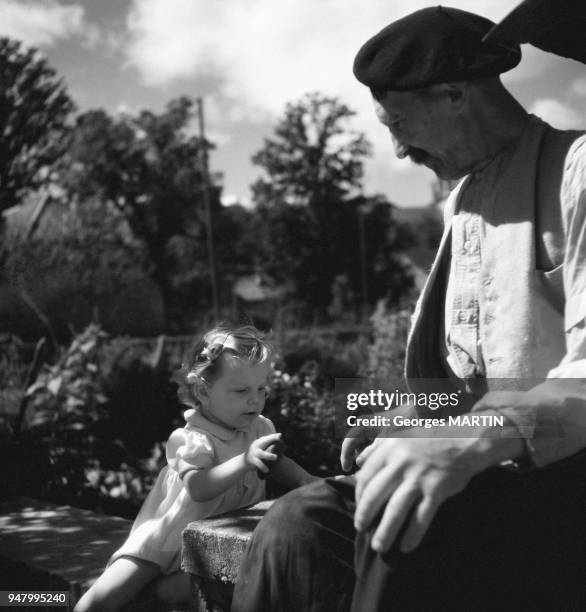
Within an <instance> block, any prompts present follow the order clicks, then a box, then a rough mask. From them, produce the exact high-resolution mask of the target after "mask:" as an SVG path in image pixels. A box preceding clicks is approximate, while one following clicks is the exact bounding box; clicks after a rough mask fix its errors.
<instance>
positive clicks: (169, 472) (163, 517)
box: [108, 410, 275, 574]
mask: <svg viewBox="0 0 586 612" xmlns="http://www.w3.org/2000/svg"><path fill="white" fill-rule="evenodd" d="M184 416H185V420H186V425H185V427H183V428H182V429H176V430H175V431H174V432H173V433H172V434H171V436H170V437H169V440H168V442H167V448H166V454H167V464H168V465H166V466H165V467H164V468H163V469H162V470H161V473H160V474H159V476H158V478H157V480H156V482H155V484H154V485H153V488H152V489H151V491H150V493H149V494H148V496H147V498H146V499H145V501H144V503H143V505H142V508H141V509H140V512H139V513H138V516H137V517H136V519H135V521H134V524H133V526H132V529H131V531H130V535H129V536H128V539H127V540H126V542H125V543H124V544H123V545H122V547H121V548H119V549H118V550H117V551H116V552H115V553H114V554H113V555H112V557H111V558H110V561H109V563H108V564H109V565H110V564H111V563H112V562H113V561H114V560H115V559H118V558H119V557H121V556H122V555H129V556H132V557H138V558H140V559H145V560H146V561H152V562H153V563H156V564H157V565H159V566H160V568H161V571H162V572H163V573H164V574H170V573H172V572H174V571H177V570H178V569H179V567H180V562H181V532H182V531H183V529H184V528H185V527H186V526H187V524H188V523H189V522H191V521H195V520H198V519H203V518H207V517H209V516H214V515H217V514H222V513H224V512H228V511H230V510H235V509H236V508H241V507H243V506H250V505H252V504H255V503H257V502H258V501H260V500H262V499H264V498H265V496H266V492H265V482H264V480H261V479H260V478H259V477H258V476H257V473H256V470H250V471H249V472H246V474H245V475H244V476H243V477H242V478H241V479H240V480H238V482H236V483H235V484H234V485H232V486H231V487H230V488H229V489H228V490H226V491H225V492H224V493H223V494H222V495H219V496H218V497H215V498H214V499H210V500H208V501H205V502H196V501H193V500H192V499H191V498H190V497H189V494H188V493H187V491H186V489H185V488H184V486H183V481H182V478H183V476H184V475H185V474H186V473H187V472H189V471H191V470H194V469H195V470H197V469H205V468H209V467H211V466H213V465H218V464H220V463H224V462H225V461H227V460H228V459H231V458H232V457H235V456H236V455H239V454H240V453H243V452H245V451H246V450H248V447H249V446H250V444H251V443H252V442H253V441H254V440H256V439H257V438H260V437H261V436H266V435H268V434H271V433H274V432H275V428H274V426H273V424H272V423H271V421H269V419H266V418H265V417H263V416H258V417H257V418H256V419H255V420H254V421H253V422H252V424H251V425H250V427H249V428H248V429H246V430H232V429H227V428H225V427H222V426H221V425H217V424H216V423H212V422H211V421H209V420H208V419H206V418H205V417H203V416H202V415H201V414H199V413H198V412H197V411H195V410H187V411H186V412H185V415H184Z"/></svg>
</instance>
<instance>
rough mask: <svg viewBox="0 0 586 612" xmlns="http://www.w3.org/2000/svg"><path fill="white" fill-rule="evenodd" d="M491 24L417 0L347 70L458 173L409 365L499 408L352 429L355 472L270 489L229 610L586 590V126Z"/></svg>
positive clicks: (416, 155)
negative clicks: (556, 117)
mask: <svg viewBox="0 0 586 612" xmlns="http://www.w3.org/2000/svg"><path fill="white" fill-rule="evenodd" d="M493 25H494V24H492V23H491V22H490V21H488V20H487V19H484V18H482V17H479V16H477V15H473V14H471V13H467V12H464V11H460V10H456V9H450V8H444V7H434V8H427V9H423V10H420V11H417V12H415V13H413V14H411V15H409V16H407V17H405V18H403V19H401V20H399V21H396V22H394V23H392V24H391V25H389V26H388V27H386V28H385V29H383V30H382V31H381V32H379V33H378V34H377V35H376V36H374V37H373V38H372V39H371V40H369V41H368V42H367V43H366V44H365V45H364V46H363V47H362V49H361V50H360V51H359V53H358V55H357V57H356V60H355V64H354V73H355V75H356V77H357V78H358V80H359V81H361V82H362V83H364V84H365V85H367V86H368V87H369V88H370V91H371V94H372V96H373V99H374V106H375V110H376V113H377V115H378V118H379V119H380V121H381V123H382V124H383V125H384V126H385V127H386V129H388V131H389V134H390V137H391V138H392V140H393V143H394V145H395V148H396V153H397V155H398V156H399V157H405V156H409V157H410V158H411V159H412V160H413V161H415V162H416V163H420V164H424V165H426V166H427V167H429V168H431V169H432V170H433V171H434V172H435V173H436V174H437V175H438V176H439V177H441V178H445V179H463V180H461V181H460V183H459V184H458V186H457V187H456V189H455V190H454V191H453V193H452V194H451V195H450V198H449V200H448V202H447V204H446V212H445V216H446V230H445V233H444V236H443V239H442V242H441V245H440V248H439V251H438V254H437V257H436V261H435V263H434V266H433V269H432V271H431V274H430V276H429V279H428V282H427V285H426V287H425V288H424V290H423V292H422V295H421V297H420V299H419V302H418V304H417V307H416V310H415V315H414V321H413V326H412V330H411V333H410V338H409V343H408V351H407V360H406V375H407V379H408V381H409V383H410V385H411V388H412V389H417V388H418V385H419V384H420V381H421V379H423V378H441V379H443V380H444V381H445V384H446V385H451V386H453V388H454V389H461V390H464V391H465V392H469V393H470V394H471V395H470V397H476V398H479V399H475V400H474V401H473V402H471V410H472V412H473V413H474V414H475V415H478V416H500V417H503V419H502V420H503V422H504V426H501V427H499V428H496V427H495V425H494V423H495V422H496V420H495V419H479V420H478V424H474V425H472V426H471V427H470V428H469V429H468V431H467V435H466V436H465V437H464V436H461V435H460V436H458V435H454V436H453V437H440V436H442V435H445V433H444V434H437V435H434V433H433V432H432V433H430V432H429V430H427V429H426V430H423V429H420V428H419V427H412V428H405V429H401V430H400V431H394V432H393V431H391V432H389V431H386V432H380V434H379V436H378V437H377V438H376V440H375V441H374V442H373V443H372V444H368V442H370V441H367V440H365V439H363V438H361V437H360V435H358V436H355V437H352V438H347V439H346V440H345V441H344V444H343V447H342V467H343V468H344V469H345V470H348V469H350V468H351V466H352V463H353V461H354V459H355V458H356V463H357V464H358V466H359V468H360V469H359V471H358V472H357V474H356V476H355V478H353V477H342V478H336V479H326V480H325V481H320V482H319V483H315V484H313V485H310V486H309V487H304V488H303V489H300V490H298V491H296V492H293V493H290V494H289V495H287V496H285V497H283V498H282V499H281V500H280V501H279V502H278V503H276V504H275V506H274V507H273V509H272V510H271V511H270V512H269V513H268V514H267V516H266V517H265V519H264V520H263V522H261V524H260V525H259V528H258V529H257V532H256V533H255V535H254V537H253V540H252V542H251V545H250V546H249V549H248V552H247V555H246V557H245V559H244V562H243V564H242V568H241V575H240V582H239V584H238V585H237V587H236V591H235V596H234V602H233V611H237V612H253V611H258V612H260V611H261V610H262V611H269V610H296V611H297V610H299V611H303V612H309V611H316V612H317V611H323V612H325V611H329V610H344V609H347V608H348V607H350V606H351V609H352V610H353V611H354V612H359V611H360V612H362V611H365V612H371V611H376V610H387V609H397V610H419V609H426V610H428V609H432V610H439V609H478V608H481V609H483V608H485V607H487V608H488V607H491V606H498V608H499V609H503V608H504V609H509V608H510V607H512V606H513V605H518V606H521V609H559V608H560V607H561V608H568V607H572V606H576V605H579V603H584V601H586V580H585V579H584V577H585V576H586V526H585V522H584V516H586V515H585V511H586V461H585V454H584V452H582V451H583V449H584V448H585V447H586V384H585V382H584V380H582V379H583V377H584V376H585V375H586V325H585V322H586V137H584V136H582V135H581V134H579V133H577V132H560V131H557V130H554V129H552V128H551V127H550V126H548V125H547V124H545V123H543V122H542V121H540V120H539V119H537V118H536V117H533V116H531V115H528V114H527V113H526V112H525V111H524V110H523V108H522V107H521V106H520V105H519V103H518V102H517V101H516V100H515V99H514V98H513V97H512V96H511V95H510V93H509V92H508V91H507V90H506V89H505V88H504V87H503V85H502V84H501V82H500V79H499V75H500V74H501V73H502V72H504V71H506V70H509V69H511V68H513V67H514V66H515V65H516V64H517V63H518V62H519V61H520V57H521V55H520V50H519V48H518V47H517V46H514V45H504V46H503V45H496V44H492V43H488V42H485V41H484V40H483V39H484V38H485V36H486V34H487V33H488V32H489V30H490V29H491V28H492V26H493ZM503 379H510V380H512V381H513V382H514V384H504V380H503ZM538 381H542V382H538ZM407 411H408V412H409V411H411V412H412V413H413V414H415V411H414V409H413V408H408V409H407ZM419 416H422V413H421V412H420V413H419ZM424 416H425V415H424ZM435 416H437V415H435ZM497 429H498V430H497ZM360 451H362V452H360ZM582 598H583V599H582Z"/></svg>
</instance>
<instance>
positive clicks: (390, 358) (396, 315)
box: [364, 300, 411, 380]
mask: <svg viewBox="0 0 586 612" xmlns="http://www.w3.org/2000/svg"><path fill="white" fill-rule="evenodd" d="M410 319H411V313H410V311H409V310H408V309H401V310H389V309H388V308H387V307H386V306H385V304H384V303H383V302H382V300H381V301H379V303H378V304H377V307H376V310H375V311H374V313H373V315H372V316H371V317H370V320H371V322H372V326H373V337H374V340H373V342H372V344H371V345H370V346H369V347H368V366H367V367H366V368H365V372H364V374H365V375H366V376H368V377H372V378H376V379H379V380H388V379H400V378H402V377H403V367H404V362H405V346H406V344H407V334H408V331H409V325H410Z"/></svg>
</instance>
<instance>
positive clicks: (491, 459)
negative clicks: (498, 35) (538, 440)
mask: <svg viewBox="0 0 586 612" xmlns="http://www.w3.org/2000/svg"><path fill="white" fill-rule="evenodd" d="M482 414H485V415H490V416H502V415H501V414H500V413H499V412H498V411H497V410H485V411H482ZM477 451H478V453H479V457H480V458H481V460H482V463H484V469H488V468H489V467H493V466H497V465H504V464H507V465H510V466H512V467H513V466H515V465H519V466H520V465H521V464H522V463H526V462H527V460H528V458H527V445H526V443H525V440H524V439H523V438H522V437H521V435H520V433H519V430H518V429H517V427H516V426H515V424H514V423H513V422H512V421H510V420H509V419H507V418H505V423H504V425H503V426H499V427H498V429H496V428H495V426H486V427H482V428H481V430H480V432H479V435H478V445H477Z"/></svg>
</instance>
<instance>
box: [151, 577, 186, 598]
mask: <svg viewBox="0 0 586 612" xmlns="http://www.w3.org/2000/svg"><path fill="white" fill-rule="evenodd" d="M155 590H156V593H157V600H158V601H160V602H163V603H166V604H186V603H188V602H189V597H190V585H189V574H186V573H185V572H182V571H178V572H174V573H173V574H169V575H167V576H161V577H160V578H159V579H158V580H156V582H155Z"/></svg>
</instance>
